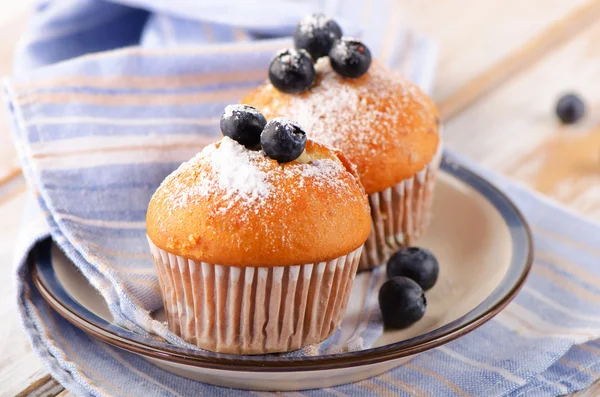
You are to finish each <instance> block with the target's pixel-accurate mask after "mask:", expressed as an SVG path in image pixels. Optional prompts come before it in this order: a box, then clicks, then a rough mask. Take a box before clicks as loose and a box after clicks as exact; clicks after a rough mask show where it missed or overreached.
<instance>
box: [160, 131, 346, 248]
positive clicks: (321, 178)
mask: <svg viewBox="0 0 600 397" xmlns="http://www.w3.org/2000/svg"><path fill="white" fill-rule="evenodd" d="M348 178H349V172H348V170H347V169H346V168H345V167H344V165H343V164H342V163H341V162H340V161H339V160H338V159H337V158H335V157H333V158H327V157H322V156H317V157H315V158H313V159H312V160H311V161H309V162H308V163H300V162H291V163H285V164H279V163H277V162H276V161H274V160H271V159H269V158H268V157H267V156H266V154H265V153H264V152H263V151H256V150H250V149H247V148H246V147H244V146H242V145H240V144H239V143H237V142H235V141H234V140H232V139H230V138H227V137H224V138H223V139H222V140H221V141H220V142H218V143H216V144H213V145H210V146H207V147H206V148H205V149H204V150H203V151H202V152H200V153H199V154H197V155H196V156H195V157H194V158H192V159H191V160H190V161H188V162H186V163H183V164H182V165H181V166H180V167H179V168H178V169H177V170H176V171H175V172H173V173H172V174H171V175H169V176H168V177H167V178H166V179H165V180H164V182H163V183H162V185H161V187H160V188H159V190H162V194H161V195H162V196H163V197H165V200H167V202H166V208H168V210H169V212H170V213H169V216H171V215H172V214H173V211H175V210H177V211H179V210H180V209H185V208H193V206H195V205H207V206H209V207H210V208H212V211H213V215H215V216H217V215H218V216H225V215H227V213H228V212H229V211H230V210H232V208H236V210H237V211H236V214H238V215H237V216H238V217H239V216H240V215H239V214H240V213H241V214H242V215H241V217H242V218H243V217H244V215H243V214H248V213H250V212H252V213H255V214H265V213H267V212H268V211H271V210H272V208H274V207H281V205H280V204H281V202H288V203H289V202H291V199H292V198H294V197H295V196H299V195H302V194H303V190H304V189H305V188H306V186H307V185H309V184H310V186H312V187H313V188H316V189H318V190H320V191H324V192H331V195H332V196H337V197H338V199H339V200H343V199H345V198H344V197H345V196H351V195H347V194H346V193H345V190H346V189H347V188H348V183H349V182H348ZM350 178H353V177H350ZM352 199H356V198H355V197H353V198H352ZM240 209H242V211H239V210H240ZM289 210H290V211H292V210H293V206H291V205H290V206H289ZM282 216H285V214H284V213H282ZM242 220H243V219H242ZM281 238H283V239H284V238H285V234H282V235H281Z"/></svg>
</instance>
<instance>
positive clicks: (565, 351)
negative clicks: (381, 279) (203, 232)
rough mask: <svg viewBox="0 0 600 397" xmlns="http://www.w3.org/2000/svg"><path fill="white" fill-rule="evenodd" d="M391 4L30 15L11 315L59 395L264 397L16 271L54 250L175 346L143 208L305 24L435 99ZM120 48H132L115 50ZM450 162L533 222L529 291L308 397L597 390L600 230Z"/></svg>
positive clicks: (53, 10)
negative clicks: (90, 322) (132, 335)
mask: <svg viewBox="0 0 600 397" xmlns="http://www.w3.org/2000/svg"><path fill="white" fill-rule="evenodd" d="M125 3H132V4H133V3H135V4H136V5H138V7H140V8H133V7H131V6H127V5H124V4H125ZM386 3H387V2H386V1H385V0H378V1H376V0H371V1H368V0H365V1H361V2H349V1H345V2H343V1H319V2H310V1H304V2H302V1H281V2H273V1H265V2H260V1H244V2H241V1H233V0H228V1H221V2H219V3H217V4H212V2H203V1H199V2H194V3H193V5H192V4H191V3H186V5H185V7H183V6H181V4H180V5H177V4H175V5H174V4H173V3H171V2H167V1H159V0H154V1H150V0H146V1H143V0H130V1H128V2H125V1H123V2H111V3H108V2H103V1H100V0H85V1H84V0H64V1H61V2H58V1H57V2H53V1H46V2H43V3H40V6H39V7H38V10H37V13H36V16H35V18H34V19H33V21H32V23H31V26H30V29H29V30H28V32H26V34H25V36H24V37H23V41H22V43H21V46H20V48H21V49H20V51H19V54H18V58H17V63H16V68H15V69H16V73H15V77H13V78H11V79H9V80H7V81H6V82H5V84H4V91H5V96H6V98H7V101H8V106H9V109H10V112H11V115H12V120H13V129H14V132H15V134H14V135H15V141H16V145H17V147H18V149H19V153H20V156H21V161H22V164H23V169H24V172H25V175H26V178H27V181H28V183H29V185H30V187H31V190H32V192H33V196H34V198H33V199H32V201H31V205H30V206H29V207H28V208H29V209H28V211H27V213H26V218H25V221H24V225H23V229H22V236H21V238H20V240H19V245H18V247H17V253H18V257H17V260H16V266H17V275H18V283H19V290H18V300H19V307H20V310H21V315H22V320H23V323H24V325H25V329H26V330H27V332H28V335H29V337H30V340H31V342H32V345H33V347H34V349H35V350H36V352H38V354H39V355H40V357H41V358H42V360H43V361H44V362H45V363H46V365H47V366H48V368H49V369H50V371H51V373H52V375H53V376H55V377H56V379H58V380H59V381H60V382H61V383H62V384H63V385H64V386H65V387H67V388H69V389H70V390H72V391H73V392H75V393H77V394H79V395H86V396H87V395H98V396H132V395H133V396H139V395H145V396H149V397H150V396H166V395H167V396H187V395H211V396H212V395H239V396H244V395H247V394H261V395H262V394H264V395H269V393H251V392H247V391H233V390H228V389H223V388H219V387H214V386H210V385H206V384H202V383H198V382H193V381H190V380H187V379H184V378H180V377H177V376H175V375H172V374H169V373H167V372H164V371H163V370H161V369H159V368H156V367H154V366H153V365H151V364H149V363H148V362H146V361H145V360H143V359H141V358H139V357H137V356H134V355H133V354H130V353H126V352H123V351H120V350H117V349H114V348H112V347H109V346H107V345H105V344H103V343H101V342H98V341H96V340H94V339H93V338H90V337H88V336H87V335H86V334H84V333H82V332H80V331H78V330H77V329H76V328H74V327H73V326H71V325H69V324H68V323H67V322H66V321H64V320H63V319H62V318H60V317H59V316H58V315H56V314H55V313H54V312H53V311H52V310H51V309H50V308H49V307H48V306H47V305H46V304H45V303H44V301H43V300H42V299H41V297H40V296H39V294H38V293H37V291H36V290H35V288H33V287H32V285H31V280H30V275H29V273H28V269H27V267H26V266H25V258H26V257H27V254H28V252H29V251H30V250H31V248H32V247H33V246H35V244H36V243H37V242H39V241H40V240H41V239H43V238H45V237H47V236H48V235H49V234H50V235H51V236H52V238H53V239H54V240H55V241H56V242H57V244H59V246H60V247H61V248H62V249H63V250H64V251H65V252H66V253H67V255H68V256H69V258H70V259H71V260H72V261H73V262H75V263H76V265H77V266H78V267H79V268H80V269H81V271H82V273H83V274H84V275H85V276H86V277H87V278H88V279H89V280H90V282H91V283H92V284H93V285H94V286H95V287H96V288H98V290H99V291H100V292H101V294H102V296H103V297H104V299H105V300H106V301H107V303H108V305H109V308H110V310H111V312H112V313H113V315H114V316H115V318H116V320H117V321H118V322H120V323H121V324H123V325H124V326H127V327H129V328H131V329H133V330H135V331H136V332H139V333H149V332H152V333H155V334H158V335H161V336H162V337H164V338H166V339H167V340H169V341H170V342H172V343H175V344H182V343H183V342H182V341H181V340H180V339H179V338H177V337H176V336H174V335H172V334H171V333H170V332H168V330H167V329H166V327H165V325H164V324H162V323H159V322H156V321H154V320H152V319H151V317H150V316H149V314H148V313H149V311H151V310H154V309H156V308H158V307H160V306H161V301H160V295H159V292H158V289H157V281H156V276H155V274H154V271H153V268H152V265H151V263H150V261H149V256H148V250H147V246H146V243H145V241H144V239H145V237H144V235H145V232H144V217H145V209H146V205H147V202H148V200H149V198H150V196H151V194H152V192H153V191H154V189H155V188H156V186H157V185H158V183H159V182H160V181H161V180H162V178H163V177H164V176H165V175H167V174H168V173H169V172H170V171H172V170H173V169H174V168H175V167H176V166H177V165H178V164H179V163H180V162H181V161H183V160H186V159H188V158H190V157H191V156H192V155H193V154H195V153H196V152H197V151H199V150H200V148H201V147H202V146H204V145H205V144H206V143H208V142H211V141H213V140H215V139H216V137H217V136H218V117H219V115H220V113H221V111H222V109H223V108H224V106H225V105H226V104H228V103H231V102H236V101H237V100H239V98H241V97H242V96H243V95H244V94H245V93H246V92H248V91H249V90H250V89H251V88H252V87H254V86H256V85H257V84H259V83H260V82H261V81H262V80H263V79H264V77H265V70H266V65H267V63H268V61H269V59H270V57H271V55H272V54H273V52H274V51H275V50H276V49H279V48H280V47H282V46H284V45H286V44H289V39H286V38H274V37H279V36H285V35H288V34H289V33H290V32H291V29H292V28H293V26H294V25H295V23H296V22H297V20H298V19H299V18H300V17H301V16H302V15H304V14H306V13H309V12H312V11H315V10H317V9H321V10H325V11H326V12H328V13H329V14H331V15H335V16H336V18H337V19H339V20H340V21H341V22H342V25H343V27H344V29H345V31H347V32H354V33H356V34H358V33H360V32H364V34H363V37H364V40H365V41H366V42H367V43H368V44H369V46H370V47H371V49H372V51H373V52H374V53H375V54H376V55H377V57H378V58H379V59H380V60H382V61H383V62H385V63H387V64H388V65H390V66H392V67H394V68H400V69H402V70H403V72H404V73H405V74H407V75H408V76H409V77H410V78H412V79H413V80H415V81H416V82H417V83H418V84H420V85H421V86H423V87H424V88H425V89H428V88H429V84H430V83H431V82H432V80H433V75H434V65H435V62H434V58H435V51H434V49H433V47H432V46H431V44H430V43H429V42H428V41H427V40H426V39H423V38H421V37H419V36H418V35H415V34H413V33H412V32H410V31H408V30H405V29H403V28H401V27H400V25H399V24H398V23H397V19H396V18H397V15H395V14H394V12H393V11H394V6H393V2H391V3H390V4H386ZM142 8H144V9H142ZM359 27H361V28H362V29H358V28H359ZM132 45H133V46H132ZM127 46H132V47H127ZM120 47H126V48H123V49H118V50H114V51H107V50H111V49H115V48H120ZM91 53H95V54H91ZM82 55H85V56H82ZM71 58H74V59H71ZM62 61H64V62H62ZM48 64H52V65H50V66H44V67H40V66H43V65H48ZM455 161H457V162H459V163H466V164H467V165H468V166H470V167H471V168H474V169H476V170H479V171H480V172H481V173H484V174H485V175H486V176H487V177H489V178H490V179H492V180H494V181H495V182H496V183H497V184H498V185H499V186H501V187H502V188H503V189H504V191H505V192H506V193H507V194H508V195H510V196H511V197H512V198H513V199H514V200H515V201H516V202H517V203H518V204H519V205H520V207H521V209H522V210H523V211H524V212H525V214H526V215H527V217H528V219H529V221H530V222H531V224H532V226H533V229H534V233H535V242H536V249H537V254H536V263H535V266H534V269H533V274H532V275H531V277H530V279H529V281H528V283H527V285H526V286H525V288H524V290H523V291H522V293H520V294H519V296H518V297H517V299H516V301H515V302H514V303H512V304H511V305H510V306H509V307H508V308H507V309H506V310H504V311H503V312H502V313H501V314H500V315H499V316H497V317H496V318H495V319H494V320H493V321H491V322H489V323H487V324H486V325H485V326H483V327H481V328H480V329H478V330H476V331H474V332H473V333H471V334H469V335H467V336H465V337H463V338H461V339H459V340H456V341H454V342H452V343H450V344H447V345H445V346H444V347H442V348H438V349H436V350H433V351H430V352H427V353H423V354H421V355H419V356H418V357H416V358H415V359H413V360H412V361H410V363H408V364H407V365H404V366H402V367H400V368H398V369H396V370H393V371H391V372H389V373H387V374H384V375H381V376H378V377H376V378H372V379H369V380H366V381H362V382H359V383H356V384H351V385H345V386H340V387H336V388H332V389H324V390H314V391H306V392H302V393H300V395H314V396H321V395H322V396H326V395H351V396H356V395H358V396H369V395H396V394H400V395H431V396H440V395H449V396H454V395H456V396H500V395H543V396H545V395H558V394H561V393H567V392H570V391H573V390H577V389H580V388H582V387H584V386H586V385H588V384H589V383H590V382H592V381H593V380H594V379H595V378H597V377H598V376H599V375H600V372H599V371H600V359H598V357H600V354H598V353H600V345H596V341H595V340H596V338H597V337H598V336H599V335H600V305H598V303H600V267H598V266H596V265H597V264H598V262H599V258H600V251H598V248H597V247H600V228H599V227H598V226H596V225H592V224H589V223H586V222H585V221H583V220H581V219H579V218H577V217H576V216H574V215H572V214H569V213H567V212H565V211H564V210H562V209H560V208H558V207H557V206H555V205H554V204H551V203H549V202H547V201H545V200H544V199H542V198H540V197H538V196H536V195H535V194H533V193H531V192H529V191H527V190H524V189H522V188H520V187H518V186H515V185H514V184H512V183H510V182H507V181H506V180H503V179H501V178H500V177H498V176H496V175H494V174H490V173H489V172H487V171H485V170H481V169H480V167H478V166H477V165H475V164H470V163H468V161H467V160H465V159H462V158H460V157H458V156H457V157H456V159H455ZM594 247H596V248H594ZM377 275H378V273H374V274H373V276H372V277H377ZM367 282H370V280H367ZM373 283H374V282H373ZM373 290H375V289H373ZM364 310H365V311H367V313H369V312H368V311H369V310H371V311H372V310H375V309H374V307H373V306H370V307H365V308H364ZM367 317H368V316H367ZM372 323H373V324H375V326H374V327H373V328H371V329H369V331H368V333H366V334H361V335H360V337H361V339H362V340H364V343H363V344H362V345H360V346H355V347H358V348H360V347H363V346H368V344H369V343H370V342H371V341H372V340H374V338H376V336H377V335H378V332H380V327H379V325H378V324H377V322H372ZM370 324H371V322H370ZM337 342H339V341H337ZM337 342H336V343H337ZM346 342H348V343H349V341H346ZM332 345H334V346H332ZM90 346H93V347H94V348H90ZM323 346H324V348H326V349H330V348H333V349H335V348H339V347H340V346H339V344H337V345H336V344H332V343H329V344H327V343H326V344H324V345H323Z"/></svg>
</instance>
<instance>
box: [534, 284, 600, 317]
mask: <svg viewBox="0 0 600 397" xmlns="http://www.w3.org/2000/svg"><path fill="white" fill-rule="evenodd" d="M523 291H525V292H527V293H528V294H530V295H532V296H534V297H535V298H536V299H538V300H540V301H542V302H544V303H545V304H546V305H548V306H550V307H551V308H552V309H554V310H556V311H559V312H561V313H563V314H566V315H567V316H569V317H573V318H578V319H581V320H585V321H593V322H599V321H600V316H590V315H586V314H583V313H577V312H574V311H573V308H572V307H566V306H563V305H561V304H560V303H558V302H555V301H553V300H551V299H550V298H548V297H547V296H546V295H544V294H542V293H540V292H539V291H537V290H535V289H533V288H531V287H529V286H527V285H526V286H525V287H524V288H523ZM599 326H600V324H599Z"/></svg>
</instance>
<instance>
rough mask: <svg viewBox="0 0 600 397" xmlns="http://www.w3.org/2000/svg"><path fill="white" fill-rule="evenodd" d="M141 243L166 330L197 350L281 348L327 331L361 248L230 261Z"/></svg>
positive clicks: (337, 318)
mask: <svg viewBox="0 0 600 397" xmlns="http://www.w3.org/2000/svg"><path fill="white" fill-rule="evenodd" d="M148 242H149V244H150V250H151V252H152V257H153V259H154V264H155V266H156V269H157V271H158V279H159V282H160V288H161V291H162V295H163V301H164V306H165V312H166V315H167V321H168V324H169V329H170V330H171V331H172V332H174V333H175V334H177V335H179V336H180V337H181V338H183V339H184V340H185V341H187V342H189V343H191V344H194V345H196V346H198V347H200V348H202V349H206V350H210V351H213V352H219V353H230V354H264V353H275V352H287V351H292V350H297V349H300V348H301V347H303V346H307V345H312V344H315V343H319V342H321V341H323V340H325V339H326V338H327V337H329V336H330V335H331V334H333V333H334V332H335V331H336V330H337V329H338V327H339V326H340V323H341V321H342V318H343V316H344V312H345V311H346V306H347V304H348V300H349V297H350V290H351V288H352V283H353V282H354V277H355V274H356V271H357V267H358V262H359V259H360V255H361V252H362V247H360V248H358V249H357V250H355V251H353V252H351V253H349V254H348V255H345V256H341V257H339V258H337V259H334V260H331V261H327V262H318V263H312V264H306V265H298V266H278V267H236V266H221V265H215V264H210V263H205V262H197V261H193V260H190V259H186V258H183V257H181V256H176V255H173V254H170V253H168V252H166V251H164V250H162V249H160V248H158V247H157V246H155V245H154V244H153V243H152V241H150V239H148Z"/></svg>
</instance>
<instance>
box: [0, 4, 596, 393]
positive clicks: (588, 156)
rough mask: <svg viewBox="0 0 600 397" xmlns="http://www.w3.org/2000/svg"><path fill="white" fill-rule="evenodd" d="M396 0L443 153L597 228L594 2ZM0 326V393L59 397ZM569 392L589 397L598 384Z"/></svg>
mask: <svg viewBox="0 0 600 397" xmlns="http://www.w3.org/2000/svg"><path fill="white" fill-rule="evenodd" d="M398 1H399V2H400V5H399V12H400V13H401V15H402V16H401V20H403V22H405V23H409V24H411V25H413V26H415V27H416V28H417V29H418V30H420V31H421V32H423V33H426V34H428V35H429V36H430V37H431V38H433V39H434V40H436V41H437V42H438V43H439V46H440V59H439V69H438V74H437V81H436V84H435V91H434V97H435V99H436V101H437V102H438V104H439V106H440V109H441V112H442V115H443V121H444V123H445V140H446V144H447V145H448V146H449V147H451V148H453V149H455V150H457V151H460V152H461V153H464V154H466V155H468V156H470V157H471V158H473V159H476V160H478V161H480V162H481V163H483V164H485V165H486V166H488V167H490V168H492V169H494V170H496V171H498V172H501V173H504V174H506V175H508V176H510V177H512V178H514V179H516V180H519V181H521V182H522V183H524V184H526V185H528V186H530V187H531V188H533V189H536V190H538V191H540V192H542V193H544V194H547V195H548V196H550V197H551V198H553V199H555V200H558V201H559V202H561V203H563V204H565V205H566V206H568V207H570V208H572V209H573V210H574V211H577V212H579V213H581V214H583V215H585V217H586V218H587V219H591V220H596V221H600V128H599V127H600V89H598V81H600V46H598V39H599V38H600V0H587V1H585V0H527V1H523V0H502V1H500V0H496V1H492V0H484V1H477V2H476V1H472V0H431V1H429V2H427V5H426V6H425V5H424V3H423V2H422V1H421V0H398ZM10 3H11V4H10V5H9V6H0V9H1V10H2V13H0V30H1V32H2V35H1V37H2V38H1V39H0V72H1V73H2V74H8V73H9V72H10V60H11V55H10V54H11V53H12V51H13V46H14V43H15V42H16V39H17V37H18V35H19V33H20V31H21V30H22V28H23V26H24V24H25V19H26V18H25V15H26V6H27V4H26V3H25V5H24V3H18V2H10ZM17 3H18V4H17ZM4 8H6V10H4ZM9 8H10V9H9ZM565 91H576V92H578V93H580V94H581V95H582V96H583V97H584V98H585V100H586V102H587V104H588V114H587V117H586V119H585V120H584V121H583V122H581V123H579V124H577V125H576V126H572V127H563V126H561V125H560V124H559V123H558V122H557V120H556V118H555V116H554V104H555V101H556V99H557V97H559V96H560V95H561V94H562V93H563V92H565ZM9 135H10V134H9V126H8V120H7V118H6V116H5V115H4V114H0V219H2V227H1V228H0V263H1V265H0V266H2V267H3V268H2V269H1V271H0V288H1V289H2V290H3V291H4V296H10V295H11V294H14V286H13V284H12V277H11V272H10V264H11V261H12V255H13V252H12V250H13V246H14V242H15V237H16V231H17V230H18V228H19V222H20V219H21V210H22V207H23V201H24V197H25V190H26V189H25V185H24V182H23V179H22V176H21V173H20V171H19V166H18V162H17V158H16V154H15V152H14V149H13V147H12V144H11V143H10V136H9ZM0 318H3V321H2V323H0V395H1V396H14V395H19V396H26V395H29V394H30V393H33V391H34V390H36V391H37V392H38V393H37V394H36V395H38V396H57V395H58V396H69V395H70V394H69V393H68V392H67V391H64V390H63V389H62V387H61V386H60V385H58V384H57V383H56V382H55V381H54V380H53V379H52V378H51V377H50V376H49V375H48V373H47V371H46V370H45V368H44V367H43V366H42V365H41V363H40V362H39V360H38V359H37V357H36V356H35V355H34V354H33V353H32V351H31V348H30V347H29V344H28V342H27V340H26V337H25V335H24V333H23V331H22V330H21V329H20V326H19V322H18V318H17V314H16V309H15V307H14V303H13V302H12V301H9V302H8V303H5V304H4V305H3V306H2V307H1V308H0ZM19 393H20V394H19ZM575 395H576V396H579V397H581V396H595V395H600V382H597V383H596V384H595V385H592V386H591V387H589V388H588V389H587V390H585V391H582V392H580V393H576V394H575Z"/></svg>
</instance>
